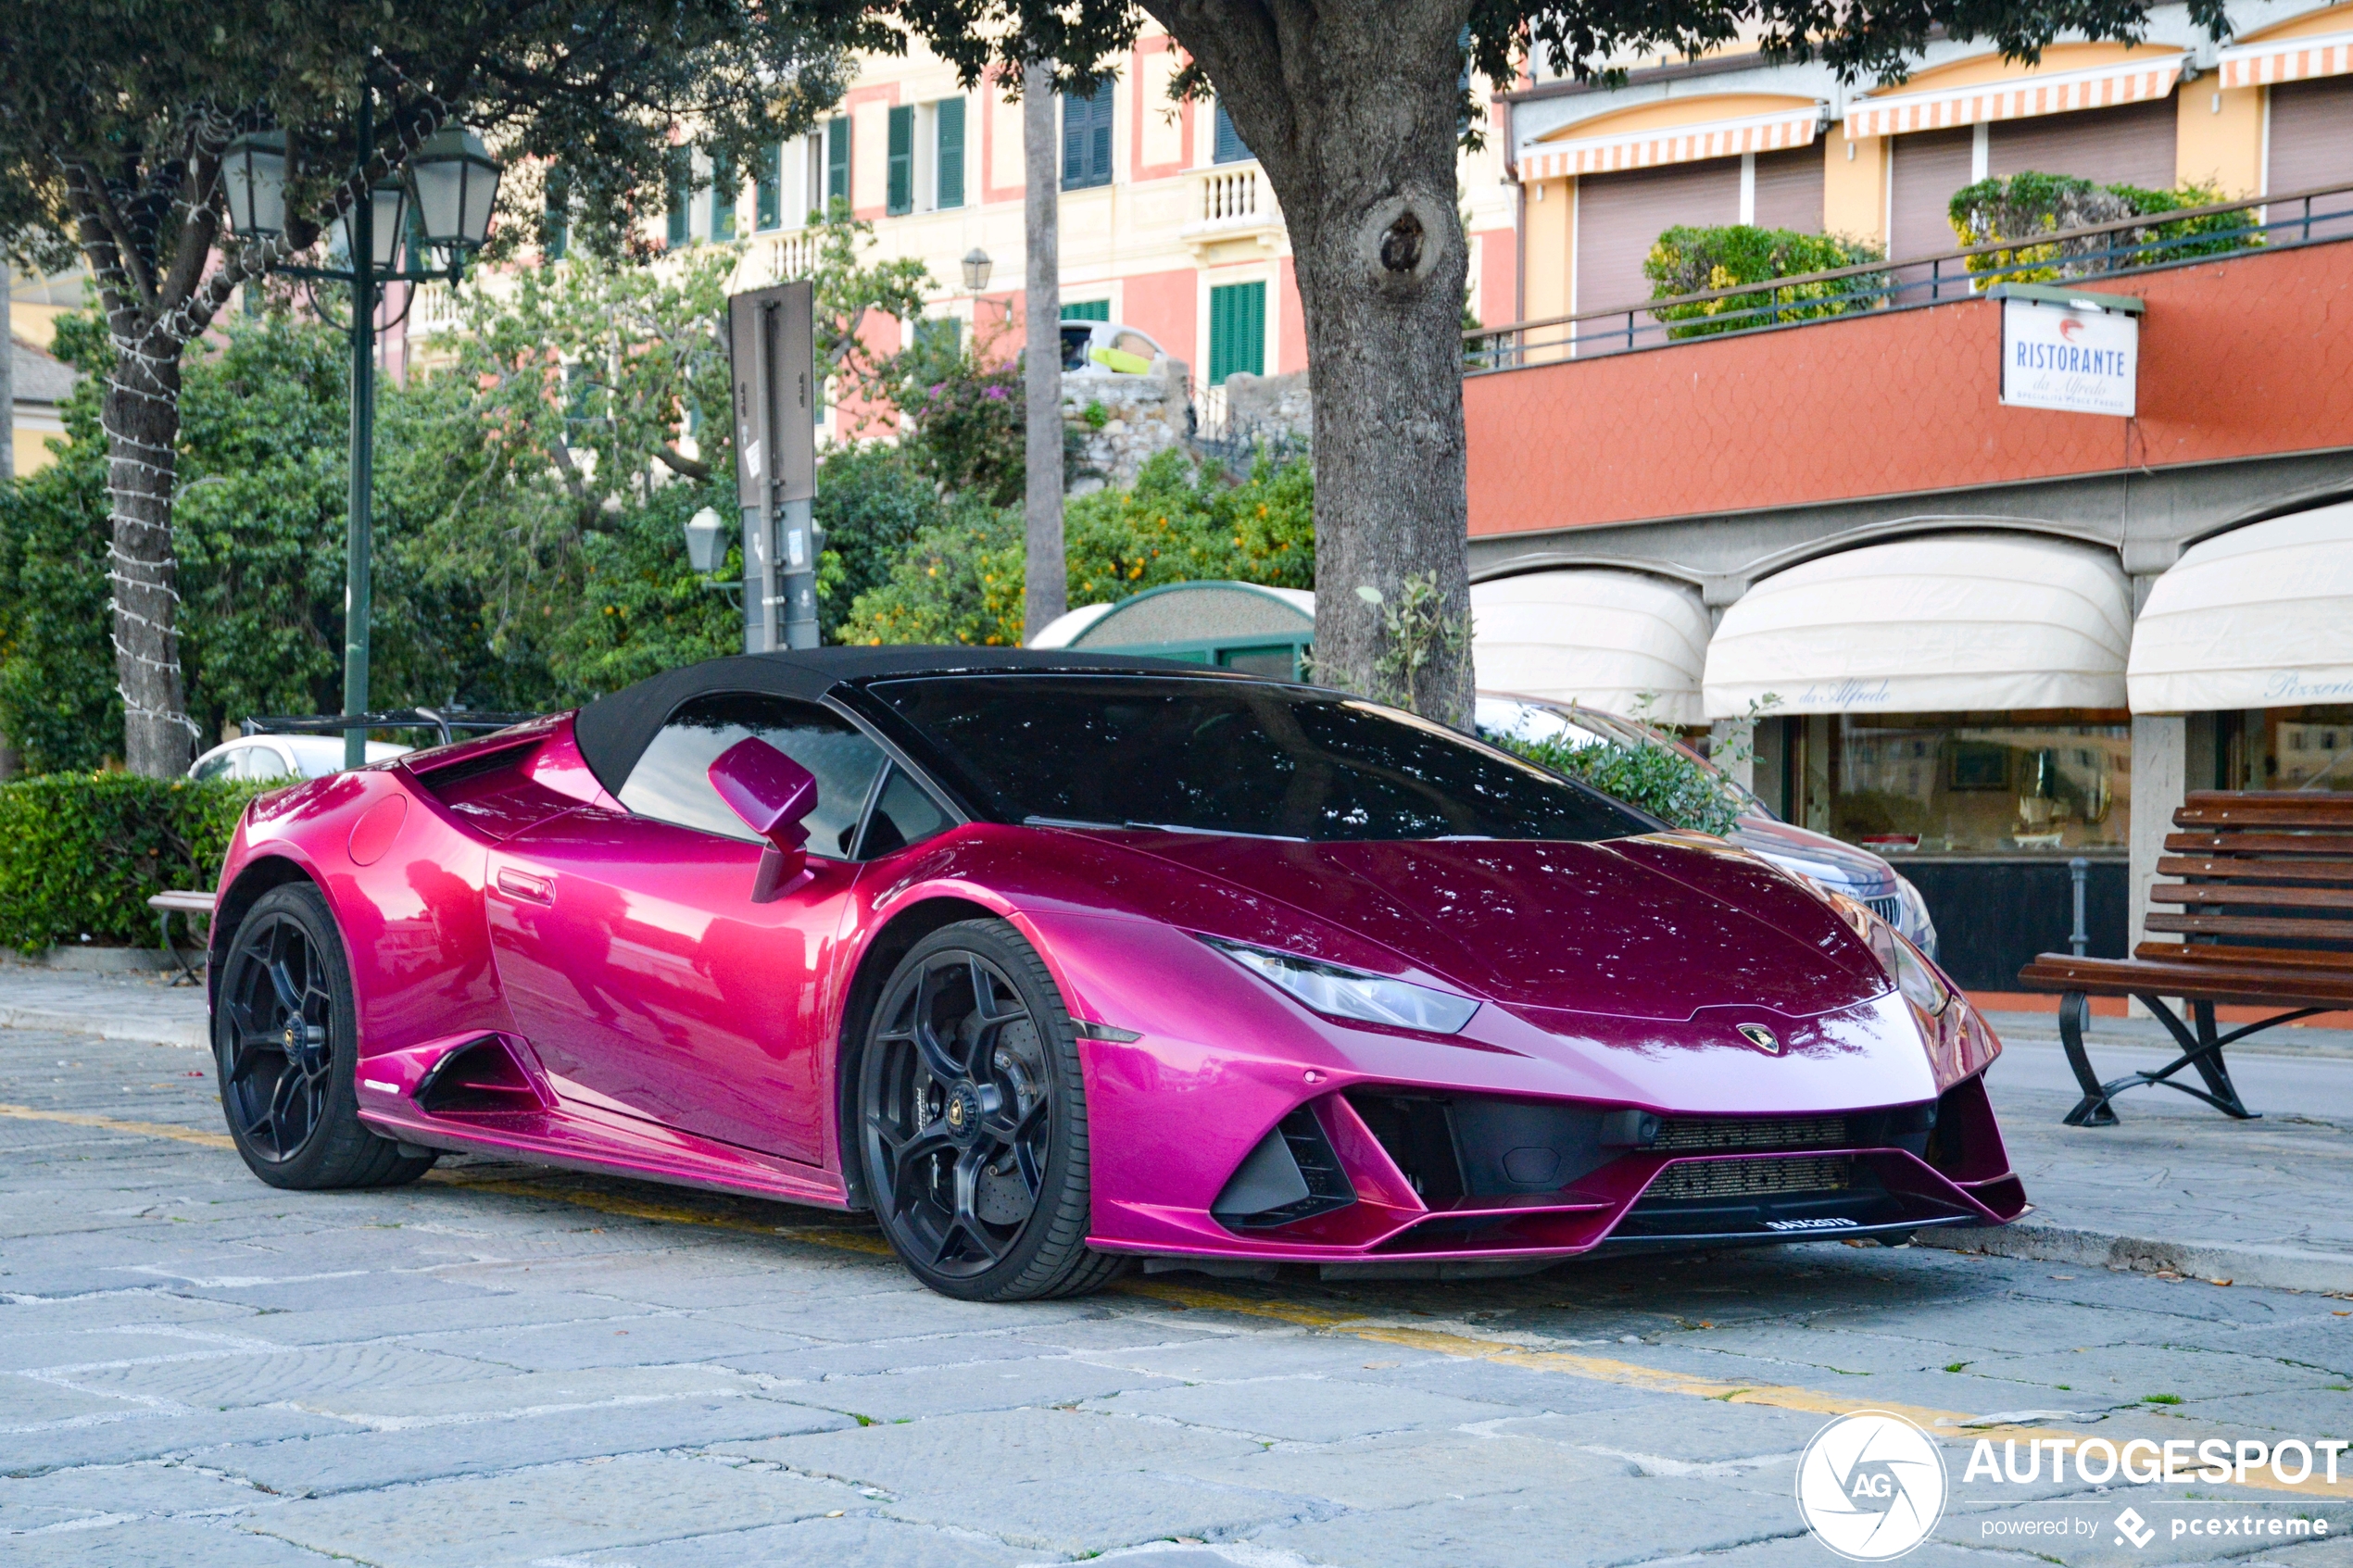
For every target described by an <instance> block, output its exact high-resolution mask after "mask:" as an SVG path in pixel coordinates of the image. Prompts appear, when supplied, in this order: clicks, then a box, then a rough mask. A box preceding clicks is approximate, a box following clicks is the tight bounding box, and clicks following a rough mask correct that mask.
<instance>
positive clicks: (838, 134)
mask: <svg viewBox="0 0 2353 1568" xmlns="http://www.w3.org/2000/svg"><path fill="white" fill-rule="evenodd" d="M836 202H840V203H842V204H843V205H844V206H848V205H849V116H848V115H837V116H836V117H835V118H834V119H829V120H827V121H825V205H826V207H828V208H829V209H830V208H831V207H832V206H833V204H834V203H836Z"/></svg>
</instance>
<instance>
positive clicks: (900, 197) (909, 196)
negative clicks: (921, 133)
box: [883, 104, 915, 218]
mask: <svg viewBox="0 0 2353 1568" xmlns="http://www.w3.org/2000/svg"><path fill="white" fill-rule="evenodd" d="M889 169H890V177H889V180H888V182H887V187H886V192H885V194H884V197H883V210H884V211H885V212H887V213H888V214H890V215H891V216H892V217H894V218H897V217H900V216H901V215H903V214H905V213H910V212H912V211H914V210H915V106H914V105H912V104H901V105H900V106H899V107H896V108H893V109H892V110H891V111H890V165H889Z"/></svg>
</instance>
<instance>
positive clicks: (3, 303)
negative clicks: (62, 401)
mask: <svg viewBox="0 0 2353 1568" xmlns="http://www.w3.org/2000/svg"><path fill="white" fill-rule="evenodd" d="M16 287H17V282H16V274H15V273H13V272H11V271H10V270H8V262H7V258H6V257H0V480H8V479H14V478H16V477H17V333H16V322H15V320H13V319H12V318H13V316H14V314H15V311H14V308H13V307H14V306H15V303H16V301H15V298H14V295H15V293H16Z"/></svg>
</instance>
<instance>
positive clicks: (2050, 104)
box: [1846, 54, 2184, 140]
mask: <svg viewBox="0 0 2353 1568" xmlns="http://www.w3.org/2000/svg"><path fill="white" fill-rule="evenodd" d="M2183 58H2184V56H2181V55H2178V54H2175V55H2167V56H2163V57H2161V58H2157V59H2135V60H2130V61H2119V62H2118V63H2116V64H2114V65H2106V66H2097V67H2095V68H2093V69H2089V70H2066V71H2054V72H2052V73H2051V74H2049V75H2047V76H2027V77H2011V78H2008V79H2007V80H2004V81H2000V82H1972V83H1970V84H1969V86H1967V87H1947V88H1945V89H1944V90H1943V91H1942V92H1935V93H1896V94H1889V95H1887V96H1884V97H1870V98H1856V99H1855V100H1854V101H1853V102H1851V103H1849V104H1848V105H1847V106H1846V134H1847V137H1848V139H1849V140H1858V139H1860V138H1862V137H1865V136H1900V135H1902V134H1903V133H1904V132H1907V131H1944V130H1948V129H1950V128H1951V127H1954V126H1957V125H1976V124H1978V123H1980V122H1982V121H1987V120H1996V119H2031V118H2032V117H2033V116H2035V115H2043V114H2067V113H2070V112H2072V111H2073V110H2076V109H2105V108H2112V107H2115V106H2117V105H2119V104H2140V103H2147V102H2149V101H2150V100H2152V99H2157V98H2162V97H2164V96H2165V95H2166V94H2168V93H2171V91H2173V84H2174V83H2175V82H2179V81H2180V80H2181V79H2182V64H2183Z"/></svg>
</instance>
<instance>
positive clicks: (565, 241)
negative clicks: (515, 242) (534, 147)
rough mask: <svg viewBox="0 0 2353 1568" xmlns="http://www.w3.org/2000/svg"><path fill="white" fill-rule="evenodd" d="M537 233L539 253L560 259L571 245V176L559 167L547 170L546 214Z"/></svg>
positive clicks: (553, 259) (549, 258)
mask: <svg viewBox="0 0 2353 1568" xmlns="http://www.w3.org/2000/svg"><path fill="white" fill-rule="evenodd" d="M539 233H540V239H541V244H540V246H539V254H540V255H541V256H543V257H546V258H547V259H548V260H549V261H561V260H562V259H563V258H564V252H565V251H566V250H568V249H570V248H571V245H572V176H571V175H569V174H567V173H565V172H564V171H563V170H562V169H560V168H551V169H548V170H547V218H546V220H545V221H544V222H542V224H541V225H540V230H539Z"/></svg>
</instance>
